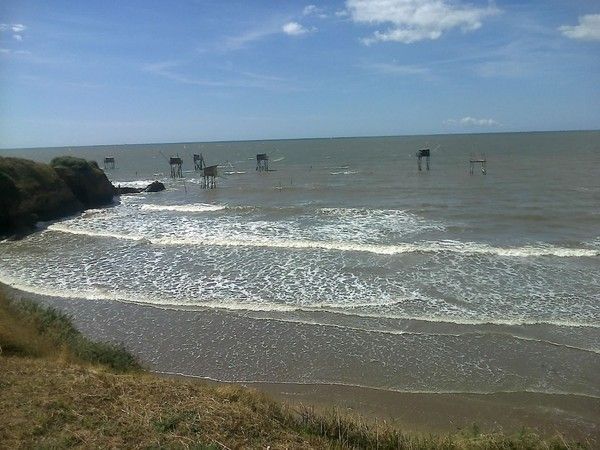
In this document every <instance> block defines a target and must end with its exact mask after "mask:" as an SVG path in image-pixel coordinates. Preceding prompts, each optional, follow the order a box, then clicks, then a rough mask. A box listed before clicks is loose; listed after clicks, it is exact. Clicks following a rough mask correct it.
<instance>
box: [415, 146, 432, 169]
mask: <svg viewBox="0 0 600 450" xmlns="http://www.w3.org/2000/svg"><path fill="white" fill-rule="evenodd" d="M430 155H431V151H430V150H429V149H428V148H424V149H421V150H419V151H418V152H417V167H418V168H419V172H420V171H421V170H423V167H422V160H423V158H425V167H426V169H427V170H429V158H430Z"/></svg>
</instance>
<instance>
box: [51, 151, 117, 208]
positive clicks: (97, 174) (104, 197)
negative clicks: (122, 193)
mask: <svg viewBox="0 0 600 450" xmlns="http://www.w3.org/2000/svg"><path fill="white" fill-rule="evenodd" d="M50 165H51V166H52V167H53V168H54V170H55V171H56V172H57V173H58V175H59V176H60V178H62V179H63V181H64V182H65V183H66V184H67V186H68V187H69V189H71V191H72V192H73V194H74V195H75V197H76V198H77V200H79V201H80V202H81V204H82V205H83V206H84V208H95V207H97V206H102V205H106V204H108V203H111V202H112V199H113V186H112V184H111V183H110V181H109V180H108V178H107V177H106V174H105V173H104V172H103V171H102V170H100V168H99V167H98V164H97V163H96V162H95V161H86V160H85V159H81V158H74V157H72V156H61V157H58V158H54V159H53V160H52V161H50Z"/></svg>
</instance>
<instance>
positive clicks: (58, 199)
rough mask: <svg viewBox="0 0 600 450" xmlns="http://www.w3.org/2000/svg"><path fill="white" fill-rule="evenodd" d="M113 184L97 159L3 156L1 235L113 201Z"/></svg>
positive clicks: (29, 229) (0, 211)
mask: <svg viewBox="0 0 600 450" xmlns="http://www.w3.org/2000/svg"><path fill="white" fill-rule="evenodd" d="M112 199H113V186H112V184H111V183H110V181H109V180H108V178H107V177H106V175H105V174H104V172H103V171H102V170H100V168H99V167H98V164H97V163H95V162H93V161H86V160H84V159H81V158H74V157H71V156H63V157H59V158H55V159H53V160H52V162H51V163H50V164H43V163H39V162H35V161H30V160H27V159H22V158H5V157H0V236H7V235H11V234H20V233H26V232H28V231H31V230H32V229H33V228H34V226H35V224H36V222H38V221H45V220H55V219H59V218H61V217H65V216H68V215H71V214H75V213H77V212H80V211H83V210H84V209H86V208H93V207H98V206H102V205H106V204H109V203H111V202H112Z"/></svg>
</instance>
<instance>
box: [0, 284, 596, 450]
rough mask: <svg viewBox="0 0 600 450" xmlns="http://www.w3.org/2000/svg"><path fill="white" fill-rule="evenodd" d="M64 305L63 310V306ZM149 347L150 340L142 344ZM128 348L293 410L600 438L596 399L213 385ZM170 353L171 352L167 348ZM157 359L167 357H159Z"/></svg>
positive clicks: (10, 291) (419, 427) (158, 371)
mask: <svg viewBox="0 0 600 450" xmlns="http://www.w3.org/2000/svg"><path fill="white" fill-rule="evenodd" d="M0 289H3V290H4V291H5V292H6V293H7V295H8V296H9V297H11V298H19V297H22V298H33V299H34V300H37V301H40V300H41V303H43V304H45V305H50V306H54V307H56V308H58V309H62V310H64V308H61V305H60V303H61V302H60V301H57V299H56V298H50V299H48V298H45V299H44V296H39V295H32V294H29V293H27V292H24V291H20V290H18V289H15V288H13V287H11V286H7V285H3V284H0ZM59 300H60V299H59ZM66 301H67V302H69V300H66ZM102 303H106V304H105V305H104V306H105V307H107V309H109V310H113V312H115V311H116V310H118V309H119V308H118V307H115V306H117V305H111V304H109V302H102ZM62 306H63V307H64V304H63V305H62ZM128 306H129V307H130V308H132V311H136V313H135V314H138V315H139V314H142V313H143V314H146V315H150V316H152V313H153V310H155V309H156V308H153V307H151V306H148V305H146V306H141V305H136V304H130V305H128ZM67 313H69V311H67ZM82 313H83V311H82ZM115 313H116V312H115ZM133 314H134V313H132V312H129V313H128V314H125V316H126V317H125V319H124V322H125V323H126V324H129V323H130V322H129V321H131V324H133V321H132V320H131V319H132V318H133V317H134V315H133ZM200 314H204V315H210V314H211V312H200ZM74 320H75V323H76V325H77V326H78V328H80V329H81V331H82V332H83V333H84V334H86V335H88V336H89V337H91V338H93V339H98V338H100V339H101V340H106V336H109V335H111V333H110V330H106V333H107V334H106V335H105V336H98V335H94V334H93V331H90V329H86V327H83V329H82V328H81V327H80V322H79V321H78V320H77V317H75V318H74ZM121 320H123V319H121ZM152 341H153V342H154V343H155V344H156V346H157V347H158V350H157V351H158V352H159V353H161V350H160V347H161V344H160V342H159V341H156V340H152ZM148 344H149V342H147V343H146V345H148ZM142 347H143V344H142ZM167 348H168V346H167ZM132 350H134V353H137V354H138V356H140V358H141V360H142V362H143V363H144V364H145V365H146V366H147V367H149V371H150V372H151V373H153V374H155V375H156V376H158V377H164V378H183V379H192V380H197V381H198V380H201V381H202V382H206V383H209V384H216V385H229V384H234V385H241V386H247V387H250V388H253V389H256V390H258V391H261V392H264V393H266V394H268V395H269V396H271V397H273V398H275V399H276V400H280V401H283V402H285V403H288V404H290V405H292V406H293V405H297V406H299V405H303V406H306V405H311V406H313V407H314V408H315V409H317V410H322V411H327V410H331V409H332V408H335V409H337V410H343V411H344V412H346V413H349V414H351V415H360V416H363V417H366V418H369V419H371V420H385V421H388V422H390V423H394V424H398V425H399V426H402V427H403V428H406V429H410V430H415V431H419V432H424V433H432V432H455V431H457V430H463V429H466V428H469V427H473V426H477V427H478V428H480V429H481V430H483V431H504V432H509V433H510V432H516V431H518V430H519V429H521V428H522V427H527V428H533V429H535V430H537V432H538V433H539V434H540V435H542V436H547V437H550V436H552V435H555V434H556V433H557V432H560V434H562V435H564V436H565V437H568V438H571V439H580V440H585V439H591V438H593V439H597V438H594V436H598V435H600V401H599V399H598V397H594V396H586V395H579V394H570V393H538V392H527V391H517V392H491V393H475V392H412V391H408V392H407V391H398V390H391V389H385V388H381V387H365V386H356V385H349V384H344V383H318V382H293V383H292V382H277V381H256V382H253V381H238V382H228V381H215V380H214V379H211V378H212V377H210V376H201V375H182V374H176V373H165V372H168V371H167V370H164V369H163V368H162V367H160V366H157V364H156V361H154V360H153V359H152V358H148V354H146V355H144V354H143V352H140V348H139V347H138V348H137V349H132ZM168 351H172V349H170V350H165V352H168ZM163 353H164V352H163ZM161 356H163V357H164V356H165V355H164V354H161ZM176 359H177V358H174V357H172V358H170V359H169V358H168V357H167V362H163V364H167V365H168V364H171V363H172V364H173V365H174V367H173V368H174V369H176V368H177V367H176V364H177V361H176ZM169 361H170V362H169ZM172 372H175V370H173V371H172ZM232 375H234V374H232ZM475 424H476V425H475ZM594 442H596V441H594Z"/></svg>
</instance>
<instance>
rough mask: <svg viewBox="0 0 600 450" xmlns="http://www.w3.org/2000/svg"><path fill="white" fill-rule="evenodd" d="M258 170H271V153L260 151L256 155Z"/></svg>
mask: <svg viewBox="0 0 600 450" xmlns="http://www.w3.org/2000/svg"><path fill="white" fill-rule="evenodd" d="M256 170H257V171H259V172H268V171H269V155H267V154H266V153H259V154H257V155H256Z"/></svg>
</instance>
